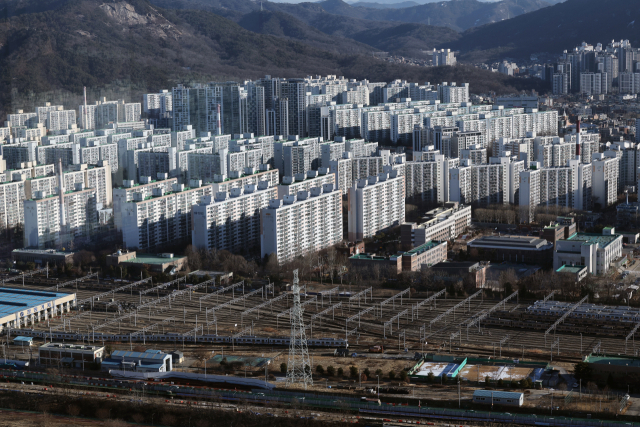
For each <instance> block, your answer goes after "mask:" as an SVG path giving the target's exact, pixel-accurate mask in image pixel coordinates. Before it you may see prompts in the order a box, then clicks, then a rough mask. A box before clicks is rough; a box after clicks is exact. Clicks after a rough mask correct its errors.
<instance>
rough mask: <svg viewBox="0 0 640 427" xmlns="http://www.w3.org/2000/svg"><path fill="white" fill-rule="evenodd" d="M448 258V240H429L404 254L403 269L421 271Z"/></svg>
mask: <svg viewBox="0 0 640 427" xmlns="http://www.w3.org/2000/svg"><path fill="white" fill-rule="evenodd" d="M446 259H447V242H446V241H445V242H435V241H429V242H427V243H424V244H422V245H420V246H416V247H415V248H413V249H411V250H410V251H408V252H405V253H403V254H402V271H420V270H421V269H422V268H425V267H424V266H426V267H430V266H432V265H434V264H438V263H440V262H442V261H444V260H446Z"/></svg>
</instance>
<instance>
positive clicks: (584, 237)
mask: <svg viewBox="0 0 640 427" xmlns="http://www.w3.org/2000/svg"><path fill="white" fill-rule="evenodd" d="M608 229H609V230H610V229H611V227H608ZM605 230H606V228H605ZM619 236H620V235H619V234H613V235H604V234H596V233H574V234H572V235H571V236H569V238H568V239H567V240H571V241H574V242H576V241H577V242H580V241H581V242H584V243H583V244H585V245H595V244H596V243H597V244H598V245H599V246H600V247H601V248H604V247H606V246H608V245H609V244H610V243H611V242H613V241H614V240H616V239H617V238H618V237H619Z"/></svg>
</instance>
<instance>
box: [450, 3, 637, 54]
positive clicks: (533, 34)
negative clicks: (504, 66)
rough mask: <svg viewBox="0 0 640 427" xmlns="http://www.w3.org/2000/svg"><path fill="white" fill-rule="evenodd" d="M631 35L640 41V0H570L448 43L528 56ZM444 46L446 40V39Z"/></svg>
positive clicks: (482, 51)
mask: <svg viewBox="0 0 640 427" xmlns="http://www.w3.org/2000/svg"><path fill="white" fill-rule="evenodd" d="M621 39H628V40H630V41H631V43H632V45H634V46H637V45H638V44H640V8H639V7H638V2H637V0H608V1H607V2H606V7H603V3H602V0H567V1H565V2H564V3H560V4H557V5H555V6H550V7H548V8H544V9H541V10H538V11H535V12H532V13H529V14H526V15H522V16H518V17H516V18H513V19H510V20H508V21H503V22H499V23H496V24H491V25H486V26H483V27H480V28H475V29H472V30H469V31H467V32H465V33H464V34H463V35H462V37H461V38H460V39H459V40H457V41H455V42H452V43H448V44H447V45H446V47H450V48H452V49H459V50H461V51H462V52H464V53H465V54H466V56H467V57H473V58H475V59H476V60H495V59H502V58H504V57H505V56H510V57H513V58H528V57H529V56H530V55H531V54H532V53H540V52H548V53H557V54H560V53H562V51H563V50H565V49H572V48H573V47H574V46H576V45H578V44H580V43H582V42H583V41H586V42H587V43H592V44H596V43H603V44H606V43H608V42H610V41H611V40H621ZM443 47H444V45H443Z"/></svg>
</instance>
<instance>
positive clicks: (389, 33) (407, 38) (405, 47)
mask: <svg viewBox="0 0 640 427" xmlns="http://www.w3.org/2000/svg"><path fill="white" fill-rule="evenodd" d="M349 37H351V38H352V39H354V40H357V41H360V42H362V43H368V44H370V45H371V46H375V47H376V48H378V49H380V50H383V51H386V52H392V53H395V54H398V55H403V56H410V57H414V58H415V57H420V56H425V55H427V54H428V51H429V50H431V49H433V48H435V47H436V46H438V45H447V44H449V43H450V42H451V41H453V40H457V39H458V38H459V37H460V35H459V34H458V33H457V32H455V31H453V30H451V29H449V28H442V27H434V26H429V25H423V24H400V25H396V26H394V27H390V28H384V29H371V30H365V31H360V32H357V33H353V34H350V35H349Z"/></svg>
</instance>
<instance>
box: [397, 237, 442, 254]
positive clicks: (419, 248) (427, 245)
mask: <svg viewBox="0 0 640 427" xmlns="http://www.w3.org/2000/svg"><path fill="white" fill-rule="evenodd" d="M441 243H442V242H434V241H433V240H430V241H428V242H427V243H424V244H422V245H420V246H416V247H415V248H413V249H411V250H410V251H408V252H405V253H404V255H419V254H421V253H423V252H426V251H428V250H429V249H432V248H435V247H436V246H438V245H439V244H441Z"/></svg>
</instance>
